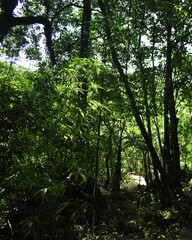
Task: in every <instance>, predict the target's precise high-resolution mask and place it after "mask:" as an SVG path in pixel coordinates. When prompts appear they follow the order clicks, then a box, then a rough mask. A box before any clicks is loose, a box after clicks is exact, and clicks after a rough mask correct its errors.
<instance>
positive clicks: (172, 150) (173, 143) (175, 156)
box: [165, 23, 181, 197]
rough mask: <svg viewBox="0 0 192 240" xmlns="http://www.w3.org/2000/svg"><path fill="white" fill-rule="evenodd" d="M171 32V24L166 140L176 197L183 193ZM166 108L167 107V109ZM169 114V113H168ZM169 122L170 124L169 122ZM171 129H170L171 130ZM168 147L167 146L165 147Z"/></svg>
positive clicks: (167, 76) (167, 80)
mask: <svg viewBox="0 0 192 240" xmlns="http://www.w3.org/2000/svg"><path fill="white" fill-rule="evenodd" d="M171 31H172V25H171V24H170V23H168V24H167V56H166V58H167V59H166V62H167V71H166V84H165V92H166V94H165V96H166V104H167V106H168V110H169V114H170V120H169V118H168V114H167V116H166V119H165V122H166V124H167V125H168V124H169V122H170V124H169V125H170V127H169V125H168V126H167V128H168V129H167V131H166V134H167V135H166V136H165V139H167V148H168V149H166V150H167V151H168V150H169V152H167V154H168V157H167V155H166V156H165V157H167V169H168V174H169V179H170V187H171V191H172V194H173V196H174V197H176V196H175V195H176V194H180V193H181V183H180V174H181V170H180V153H179V143H178V134H177V125H178V119H177V117H176V110H175V100H174V93H173V82H172V43H171ZM167 106H166V107H167ZM167 112H168V111H167ZM168 121H169V122H168ZM169 128H170V129H169ZM168 140H169V142H168ZM165 146H166V145H165Z"/></svg>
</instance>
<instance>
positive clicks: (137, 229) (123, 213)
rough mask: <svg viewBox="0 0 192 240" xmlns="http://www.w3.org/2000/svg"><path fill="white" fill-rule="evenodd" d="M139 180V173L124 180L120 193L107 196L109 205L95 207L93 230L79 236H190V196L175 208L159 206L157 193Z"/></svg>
mask: <svg viewBox="0 0 192 240" xmlns="http://www.w3.org/2000/svg"><path fill="white" fill-rule="evenodd" d="M129 177H131V176H129ZM142 181H143V179H142V178H140V177H139V176H138V177H136V176H132V177H131V181H130V179H129V184H127V183H125V182H124V183H123V184H122V189H121V192H120V194H119V195H118V196H113V197H112V199H111V200H110V201H111V202H110V204H109V208H107V209H104V210H100V211H98V213H99V214H98V215H99V216H98V219H97V222H99V224H98V225H97V227H96V229H95V234H87V236H86V237H84V238H82V239H83V240H93V239H98V240H143V239H147V240H158V239H166V240H176V239H178V240H192V197H191V196H190V197H189V196H188V197H187V199H181V200H180V203H179V205H180V206H179V208H176V207H172V208H169V209H168V210H162V209H161V207H160V202H159V200H158V196H156V197H155V196H154V195H153V194H150V192H147V191H146V188H145V186H144V185H145V184H144V185H143V186H142V185H139V183H144V182H142ZM108 197H109V196H108ZM108 201H109V200H108Z"/></svg>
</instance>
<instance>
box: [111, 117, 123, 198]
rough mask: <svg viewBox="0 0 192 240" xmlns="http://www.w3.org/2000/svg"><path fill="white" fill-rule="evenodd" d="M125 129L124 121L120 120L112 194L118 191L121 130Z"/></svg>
mask: <svg viewBox="0 0 192 240" xmlns="http://www.w3.org/2000/svg"><path fill="white" fill-rule="evenodd" d="M124 129H125V121H124V122H123V123H122V127H121V122H120V135H119V141H118V148H117V162H116V165H115V173H114V176H113V177H114V179H113V192H114V194H118V193H119V191H120V181H121V153H122V140H123V132H124Z"/></svg>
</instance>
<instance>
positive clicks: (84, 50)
mask: <svg viewBox="0 0 192 240" xmlns="http://www.w3.org/2000/svg"><path fill="white" fill-rule="evenodd" d="M90 25H91V0H83V18H82V24H81V40H80V53H79V57H80V58H88V57H89V35H90ZM80 83H81V86H80V88H81V89H82V91H80V92H79V101H80V106H81V107H82V108H83V109H84V110H85V111H86V107H87V90H88V86H87V84H88V83H87V78H83V79H81V80H80Z"/></svg>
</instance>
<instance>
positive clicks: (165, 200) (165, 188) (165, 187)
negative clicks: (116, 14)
mask: <svg viewBox="0 0 192 240" xmlns="http://www.w3.org/2000/svg"><path fill="white" fill-rule="evenodd" d="M98 4H99V6H100V9H101V12H102V14H103V16H104V19H105V30H106V35H107V39H108V42H109V44H110V49H111V53H112V59H113V62H114V65H115V67H116V68H117V70H118V72H119V74H120V77H121V80H122V82H123V84H124V87H125V90H126V93H127V95H128V97H129V100H130V105H131V108H132V111H133V115H134V117H135V120H136V123H137V125H138V127H139V129H140V131H141V133H142V135H143V138H144V139H145V142H146V145H147V146H148V149H149V151H150V153H151V156H152V161H153V165H155V166H156V167H157V171H159V173H160V176H161V184H160V192H161V203H162V206H163V207H164V208H167V207H169V206H170V205H171V203H172V201H171V196H170V191H169V184H168V179H167V175H166V172H165V169H164V168H163V167H162V165H161V161H160V159H159V157H158V154H157V152H156V150H155V148H154V146H153V143H152V139H151V137H150V136H149V134H148V132H147V130H146V128H145V126H144V123H143V122H142V120H141V116H140V113H139V109H138V106H137V104H136V101H135V97H134V94H133V92H132V90H131V87H130V83H129V81H128V77H127V76H126V75H125V73H124V70H123V68H122V66H121V64H120V62H119V59H118V56H117V52H116V50H115V47H114V45H113V41H112V34H111V26H110V22H109V19H108V14H107V11H106V7H105V5H104V3H103V1H102V0H98Z"/></svg>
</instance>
